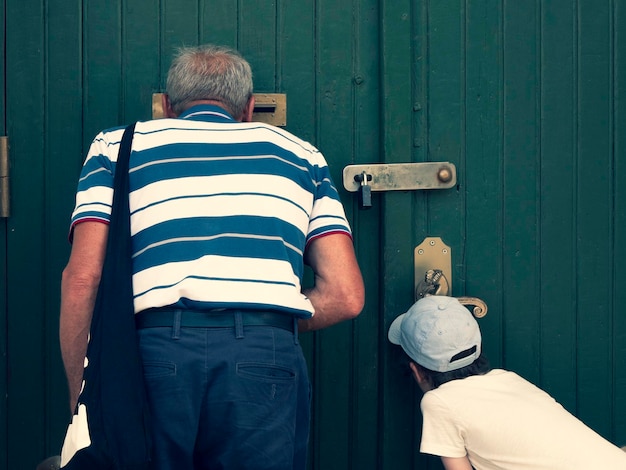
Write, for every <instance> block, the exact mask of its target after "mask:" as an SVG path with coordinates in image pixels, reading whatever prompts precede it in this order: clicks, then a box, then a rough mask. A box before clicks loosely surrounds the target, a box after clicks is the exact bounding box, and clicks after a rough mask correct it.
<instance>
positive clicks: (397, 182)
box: [343, 162, 456, 192]
mask: <svg viewBox="0 0 626 470" xmlns="http://www.w3.org/2000/svg"><path fill="white" fill-rule="evenodd" d="M363 173H366V174H367V175H371V176H372V178H371V180H369V185H370V186H371V190H372V191H410V190H414V189H448V188H452V187H453V186H454V185H456V167H455V166H454V164H452V163H449V162H425V163H390V164H384V163H372V164H369V165H348V166H346V167H345V168H344V169H343V186H344V188H346V190H347V191H350V192H357V191H358V190H359V187H360V186H361V184H360V182H359V181H358V180H357V179H355V176H357V175H362V174H363ZM357 178H358V176H357Z"/></svg>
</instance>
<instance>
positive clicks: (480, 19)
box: [0, 0, 626, 470]
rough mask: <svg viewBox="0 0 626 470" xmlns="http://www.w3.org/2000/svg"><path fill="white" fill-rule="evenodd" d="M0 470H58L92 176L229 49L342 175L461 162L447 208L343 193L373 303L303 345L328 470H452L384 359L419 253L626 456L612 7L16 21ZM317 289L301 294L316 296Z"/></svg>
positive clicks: (392, 7)
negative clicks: (130, 125)
mask: <svg viewBox="0 0 626 470" xmlns="http://www.w3.org/2000/svg"><path fill="white" fill-rule="evenodd" d="M0 2H1V3H0V5H1V6H2V8H0V28H2V32H5V34H2V37H3V38H4V41H5V42H6V44H5V48H4V50H5V51H6V52H5V56H4V60H3V61H2V63H1V65H0V70H2V72H3V73H0V87H1V88H2V90H3V93H0V108H1V109H3V110H4V112H3V113H1V114H0V129H2V131H3V134H5V135H8V136H9V139H10V144H11V159H12V167H11V172H12V174H11V175H12V181H11V183H12V195H11V196H12V203H13V207H12V215H11V217H10V218H9V219H7V220H3V221H2V222H1V223H0V246H2V247H3V249H2V250H0V281H2V286H3V289H2V290H0V324H1V325H4V326H3V327H2V328H0V354H2V355H3V357H5V360H4V361H2V362H0V396H3V397H5V396H6V397H7V398H6V401H2V402H0V423H1V424H0V469H11V470H13V469H21V468H24V469H31V468H34V467H35V465H36V463H37V462H38V461H40V460H42V459H43V458H44V457H46V456H48V455H51V454H54V453H57V452H58V450H59V447H60V445H61V440H62V437H63V434H64V431H65V427H66V425H67V420H68V419H69V411H68V410H67V397H66V386H65V380H64V377H63V371H62V366H61V361H60V357H59V350H58V339H57V336H58V335H57V330H58V304H59V284H60V273H61V270H62V268H63V266H64V264H65V262H66V260H67V256H68V253H69V246H68V243H67V223H68V221H69V215H70V212H71V210H72V206H73V195H74V189H75V185H76V177H77V176H78V173H79V171H80V166H81V164H82V160H83V158H84V153H85V151H86V148H87V146H88V145H89V143H90V142H91V140H92V138H93V137H94V135H95V134H96V132H98V131H99V130H101V129H102V128H105V127H110V126H115V125H121V124H124V123H127V122H130V121H133V120H137V119H147V118H149V117H150V114H151V98H152V93H154V92H159V91H163V89H164V86H165V74H166V71H167V67H168V65H169V62H170V60H171V57H172V55H173V54H174V53H175V48H176V47H179V46H182V45H193V44H197V43H202V42H215V43H221V44H227V45H231V46H234V47H237V48H239V49H240V50H241V51H242V52H243V54H244V55H245V56H246V57H247V58H248V59H249V60H250V62H251V63H252V66H253V69H254V73H255V83H256V91H257V92H278V93H285V94H287V102H288V105H287V109H288V114H287V129H289V130H291V131H293V132H294V133H296V134H298V135H300V136H301V137H303V138H305V139H307V140H310V141H312V142H313V143H315V144H316V145H317V146H318V147H319V148H320V149H321V150H322V151H323V152H324V154H325V155H326V157H327V159H328V161H329V163H330V165H331V168H332V174H333V177H334V178H335V181H336V183H337V184H341V181H342V178H341V173H342V169H343V167H344V166H346V165H348V164H364V163H379V162H380V163H406V162H425V161H450V162H453V163H454V164H455V165H456V167H457V172H458V184H457V186H456V187H455V188H453V189H450V190H445V191H422V192H404V191H400V192H392V193H384V194H380V193H375V194H374V195H373V205H374V207H373V208H372V209H370V210H368V211H361V210H359V208H358V205H357V202H356V201H357V198H356V195H354V194H351V193H348V192H346V191H344V190H343V188H340V192H341V196H342V199H343V201H344V202H345V205H346V211H347V214H348V217H349V219H350V221H351V224H352V227H353V230H354V240H355V246H356V250H357V254H358V257H359V261H360V265H361V267H362V270H363V272H364V276H365V283H366V288H367V299H366V308H365V310H364V312H363V314H362V315H361V316H360V317H359V318H358V319H357V320H356V321H354V322H350V323H346V324H342V325H338V326H336V327H333V328H331V329H329V330H326V331H322V332H318V333H315V334H306V335H302V337H301V342H302V345H303V348H304V350H305V353H306V355H307V357H308V360H309V366H310V371H311V377H312V380H313V386H314V390H313V404H312V411H313V426H312V439H311V447H310V449H311V452H310V454H311V457H310V468H311V470H314V469H319V470H329V469H330V470H334V469H337V470H344V469H359V470H361V469H364V470H368V469H371V470H375V469H376V470H379V469H381V470H385V469H390V470H391V469H393V470H395V469H398V468H414V469H425V468H437V469H438V468H441V465H440V464H439V462H438V460H437V459H435V458H433V457H428V456H424V455H421V454H420V453H419V450H418V449H419V440H420V427H421V417H420V414H419V398H420V396H419V394H418V392H417V390H416V387H415V386H414V385H413V383H412V381H411V379H410V378H409V376H408V374H407V373H406V368H405V367H404V365H403V364H402V362H401V358H402V355H401V354H399V352H398V350H397V349H395V348H392V347H390V345H389V344H388V343H387V341H386V330H387V327H388V326H389V324H390V322H391V321H392V320H393V318H395V316H396V315H397V314H399V313H401V312H403V311H405V310H406V308H407V307H408V306H409V305H410V304H411V303H412V301H413V295H414V293H413V285H414V280H413V249H414V247H415V246H416V245H418V244H419V243H421V241H422V240H423V239H424V238H425V237H427V236H439V237H442V239H443V240H444V241H445V242H446V244H448V245H450V246H451V248H452V264H453V266H452V271H453V276H454V282H453V288H454V290H453V294H454V295H473V296H478V297H481V298H482V299H484V300H485V301H486V302H487V304H488V305H489V309H490V310H489V313H488V315H487V317H485V318H484V319H482V320H481V321H480V323H481V327H482V329H483V334H484V338H485V348H484V349H485V351H486V353H487V355H488V356H489V357H490V359H491V361H492V362H493V364H494V365H496V366H503V367H507V368H511V369H513V370H515V371H516V372H518V373H520V374H521V375H523V376H525V377H527V378H528V379H530V380H532V381H533V382H535V383H537V384H538V385H540V386H542V387H544V388H545V389H546V390H548V391H549V392H550V393H552V394H553V395H554V396H555V397H556V398H557V399H558V400H559V401H560V402H561V403H563V405H564V406H565V407H566V408H567V409H569V410H570V411H572V412H574V413H576V414H577V415H578V416H580V417H581V418H582V419H583V420H584V421H586V422H587V423H589V424H590V425H591V426H592V427H593V428H594V429H596V430H597V431H598V432H600V433H601V434H602V435H604V436H606V437H607V438H609V439H612V440H614V441H616V442H617V443H620V444H622V445H623V444H625V443H626V310H625V309H624V307H623V306H624V305H626V290H625V289H623V288H622V286H623V285H625V283H626V267H624V263H623V260H624V259H626V248H625V247H626V203H625V202H624V201H625V200H626V160H625V151H626V121H625V119H626V101H625V100H624V96H623V93H622V90H624V89H626V47H625V46H624V44H626V43H625V42H624V39H625V38H626V9H625V8H624V6H623V5H622V2H619V1H617V0H600V1H598V0H577V1H573V0H529V1H526V2H511V1H509V2H506V1H504V0H496V1H492V0H476V1H471V2H469V1H463V0H443V1H437V2H433V1H430V0H382V1H378V0H364V1H356V0H351V1H349V0H339V1H337V0H298V1H296V0H277V1H275V2H267V1H261V0H238V1H237V2H224V1H216V0H199V1H196V0H194V1H190V0H162V1H161V2H152V1H149V0H134V1H132V2H123V1H121V0H112V1H110V0H106V1H105V0H90V1H89V2H87V1H84V0H69V1H65V0H46V1H45V2H40V1H34V0H0ZM310 278H311V276H310V273H309V275H308V276H307V282H311V279H310Z"/></svg>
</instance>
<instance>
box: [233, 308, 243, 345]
mask: <svg viewBox="0 0 626 470" xmlns="http://www.w3.org/2000/svg"><path fill="white" fill-rule="evenodd" d="M234 317H235V338H237V339H241V338H243V315H241V311H240V310H237V311H236V312H235V313H234Z"/></svg>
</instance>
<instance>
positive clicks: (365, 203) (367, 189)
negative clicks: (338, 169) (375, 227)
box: [354, 172, 372, 209]
mask: <svg viewBox="0 0 626 470" xmlns="http://www.w3.org/2000/svg"><path fill="white" fill-rule="evenodd" d="M354 180H355V181H357V182H359V183H361V185H360V186H359V207H360V208H361V209H369V208H371V207H372V187H371V186H370V185H369V183H368V182H369V181H372V175H368V174H367V173H365V172H363V173H360V174H358V175H354Z"/></svg>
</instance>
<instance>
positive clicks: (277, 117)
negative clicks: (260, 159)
mask: <svg viewBox="0 0 626 470" xmlns="http://www.w3.org/2000/svg"><path fill="white" fill-rule="evenodd" d="M162 95H163V93H154V94H153V95H152V119H161V118H163V117H165V113H164V111H163V104H162V102H161V96H162ZM252 120H253V121H256V122H265V123H267V124H271V125H273V126H286V125H287V95H286V94H284V93H255V94H254V112H253V114H252Z"/></svg>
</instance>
